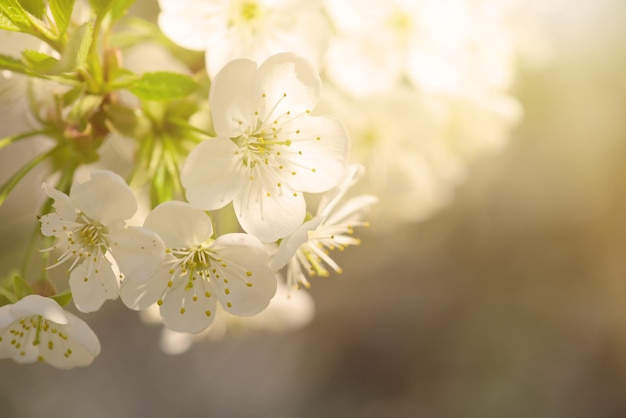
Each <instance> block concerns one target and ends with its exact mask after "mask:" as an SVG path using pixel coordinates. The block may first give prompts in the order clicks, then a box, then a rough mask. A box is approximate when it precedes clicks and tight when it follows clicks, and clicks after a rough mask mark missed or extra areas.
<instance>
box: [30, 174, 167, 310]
mask: <svg viewBox="0 0 626 418" xmlns="http://www.w3.org/2000/svg"><path fill="white" fill-rule="evenodd" d="M44 188H45V190H46V192H47V193H48V196H50V198H52V199H54V208H55V209H56V212H54V213H49V214H47V215H45V216H43V217H42V218H41V232H42V234H43V235H45V236H53V237H55V238H56V239H57V242H56V244H55V245H54V246H53V247H52V248H49V249H48V250H61V251H62V254H61V255H60V256H59V257H58V258H57V259H56V260H55V262H54V264H53V265H52V266H51V267H55V266H57V265H59V264H62V263H64V262H66V261H71V264H70V267H69V272H70V279H69V285H70V289H71V291H72V298H73V299H74V303H75V305H76V307H77V308H78V309H79V310H80V311H82V312H93V311H97V310H98V309H100V307H101V306H102V304H103V303H104V301H106V300H108V299H115V298H117V297H118V296H119V286H120V280H121V278H122V277H124V276H125V277H131V278H134V279H138V280H142V279H145V278H147V277H150V276H151V275H152V273H153V272H154V271H155V270H156V266H158V265H159V263H160V262H161V261H162V260H163V258H164V251H163V249H164V247H163V242H162V241H161V240H160V239H159V237H158V236H156V234H154V233H153V232H152V231H149V230H146V229H144V228H138V227H132V226H126V221H127V220H128V219H130V218H131V217H132V216H133V215H134V214H135V212H136V211H137V201H136V199H135V195H134V194H133V192H132V190H131V189H130V188H129V187H128V185H127V184H126V183H125V182H124V180H123V179H122V178H121V177H120V176H119V175H117V174H115V173H113V172H110V171H94V172H93V173H91V178H90V179H89V180H87V181H85V182H84V183H75V184H74V185H73V186H72V188H71V190H70V194H69V196H68V195H66V194H64V193H62V192H60V191H58V190H56V189H54V188H50V187H48V186H47V185H45V184H44Z"/></svg>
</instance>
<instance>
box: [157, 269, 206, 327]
mask: <svg viewBox="0 0 626 418" xmlns="http://www.w3.org/2000/svg"><path fill="white" fill-rule="evenodd" d="M185 286H186V283H184V282H183V281H182V280H178V283H176V284H174V287H172V289H171V290H170V291H169V292H168V293H167V295H165V297H164V298H163V304H162V305H161V316H162V317H163V323H164V324H165V326H166V327H167V328H169V329H171V330H173V331H178V332H190V333H198V332H200V331H202V330H204V329H206V328H207V327H208V326H209V325H211V323H213V320H214V319H215V311H216V304H217V298H216V296H215V295H211V296H210V297H205V295H204V293H205V292H206V291H209V289H208V287H206V283H205V282H203V281H201V282H200V283H197V285H196V286H194V287H193V288H191V289H188V288H186V287H185ZM194 296H197V300H195V301H194Z"/></svg>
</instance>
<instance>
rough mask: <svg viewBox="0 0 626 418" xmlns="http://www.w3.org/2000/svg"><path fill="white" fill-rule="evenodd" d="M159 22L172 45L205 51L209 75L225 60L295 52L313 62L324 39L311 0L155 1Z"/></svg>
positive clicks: (318, 11) (321, 22)
mask: <svg viewBox="0 0 626 418" xmlns="http://www.w3.org/2000/svg"><path fill="white" fill-rule="evenodd" d="M159 5H160V6H161V14H160V16H159V27H160V28H161V30H162V31H163V32H164V33H165V35H167V37H169V38H170V39H171V40H172V41H174V42H175V43H176V44H178V45H180V46H182V47H184V48H187V49H192V50H201V51H206V69H207V71H208V73H209V75H210V76H211V77H213V76H215V75H216V74H217V72H218V71H219V70H221V69H222V68H223V67H224V66H225V65H226V64H227V63H228V62H229V61H231V60H234V59H237V58H248V59H251V60H253V61H257V62H261V61H264V60H265V59H267V58H268V57H269V56H270V55H273V54H277V53H280V52H288V51H297V52H298V54H300V55H302V56H304V57H306V58H307V59H308V60H310V61H311V62H313V63H314V64H315V65H317V64H318V63H319V61H320V60H321V57H322V54H323V52H324V50H325V49H326V46H327V43H328V24H327V23H326V21H325V19H324V16H323V14H322V10H321V5H320V1H317V0H159Z"/></svg>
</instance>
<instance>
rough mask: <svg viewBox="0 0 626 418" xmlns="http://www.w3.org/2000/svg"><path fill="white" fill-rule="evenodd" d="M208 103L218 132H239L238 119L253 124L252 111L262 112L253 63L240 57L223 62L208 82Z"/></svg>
mask: <svg viewBox="0 0 626 418" xmlns="http://www.w3.org/2000/svg"><path fill="white" fill-rule="evenodd" d="M281 94H282V93H281ZM209 104H210V106H211V115H212V117H213V126H214V127H215V132H216V133H217V135H218V136H221V137H225V138H232V137H237V136H239V135H241V132H240V122H243V123H244V124H245V125H246V126H248V125H252V124H253V122H254V121H255V120H256V116H255V112H257V111H258V112H259V114H263V113H264V110H263V109H262V108H261V106H262V104H263V91H262V89H261V86H260V84H259V81H258V78H257V66H256V63H255V62H254V61H251V60H249V59H244V58H241V59H236V60H233V61H230V62H229V63H228V64H226V65H225V66H224V68H222V70H221V71H220V72H219V73H217V75H216V76H215V78H214V80H213V83H212V84H211V92H210V93H209Z"/></svg>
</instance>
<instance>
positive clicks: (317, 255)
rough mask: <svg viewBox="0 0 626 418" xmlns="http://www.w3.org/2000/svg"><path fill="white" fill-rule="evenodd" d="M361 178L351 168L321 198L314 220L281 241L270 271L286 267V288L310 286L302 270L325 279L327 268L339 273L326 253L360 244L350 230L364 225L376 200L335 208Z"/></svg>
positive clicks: (359, 170)
mask: <svg viewBox="0 0 626 418" xmlns="http://www.w3.org/2000/svg"><path fill="white" fill-rule="evenodd" d="M362 175H363V166H362V165H360V164H352V165H351V166H350V167H349V168H348V170H346V174H345V175H344V177H343V178H342V180H341V182H340V183H339V185H337V187H335V188H334V189H333V190H331V191H329V192H328V193H326V194H325V195H324V196H323V197H322V199H321V201H320V203H319V206H318V210H317V214H316V216H315V217H314V218H313V219H312V220H310V221H309V222H306V223H304V224H303V225H302V226H301V227H300V228H298V229H297V230H296V231H295V232H294V233H293V234H292V235H290V236H288V237H286V238H285V239H283V240H282V241H281V243H280V246H279V248H278V250H277V251H276V253H275V254H274V255H273V256H272V264H271V267H272V268H273V269H276V270H278V269H280V268H282V267H283V266H285V264H287V285H288V287H289V288H299V287H300V285H301V284H302V285H304V286H305V287H309V286H310V283H309V281H308V280H307V278H306V275H305V274H304V272H303V271H302V270H303V269H304V270H305V271H306V272H307V274H308V275H309V276H316V275H317V276H324V277H325V276H328V274H329V272H328V268H331V269H333V270H334V271H335V272H337V273H341V272H342V270H341V267H339V265H338V264H337V263H336V262H335V261H334V260H333V259H332V258H331V257H330V255H329V251H331V250H335V249H339V250H343V249H345V248H346V247H348V246H350V245H359V244H360V243H361V241H360V240H359V239H357V238H355V237H354V236H353V233H354V228H355V227H357V226H367V225H368V223H367V222H364V221H363V220H362V216H363V214H364V213H365V212H366V211H367V210H368V209H369V208H370V206H372V205H373V204H374V203H376V202H377V200H378V199H377V198H376V197H375V196H372V195H360V196H356V197H353V198H351V199H349V200H347V201H345V202H343V203H342V205H341V206H337V205H338V203H339V202H341V201H342V199H343V197H344V196H345V194H346V192H347V191H348V190H349V189H350V188H351V187H352V186H353V185H354V184H355V183H356V182H357V181H358V180H359V179H360V178H361V176H362Z"/></svg>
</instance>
